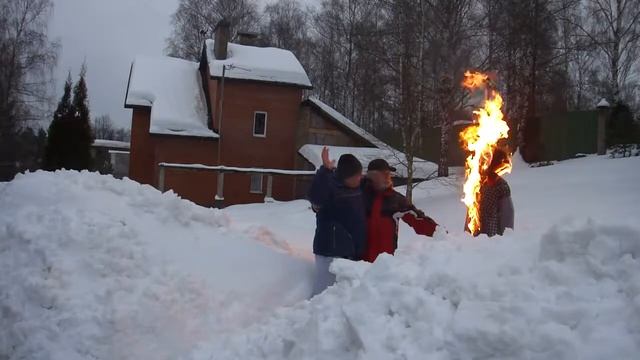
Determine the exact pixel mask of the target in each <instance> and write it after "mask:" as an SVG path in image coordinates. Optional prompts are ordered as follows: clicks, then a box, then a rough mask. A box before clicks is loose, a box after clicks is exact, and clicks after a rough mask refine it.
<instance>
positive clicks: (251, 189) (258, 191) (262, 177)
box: [249, 173, 264, 194]
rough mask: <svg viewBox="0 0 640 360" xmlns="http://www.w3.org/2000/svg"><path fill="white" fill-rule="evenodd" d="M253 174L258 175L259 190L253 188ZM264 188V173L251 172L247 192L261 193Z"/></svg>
mask: <svg viewBox="0 0 640 360" xmlns="http://www.w3.org/2000/svg"><path fill="white" fill-rule="evenodd" d="M254 176H260V190H254V189H253V177H254ZM263 188H264V174H259V173H253V174H251V176H250V177H249V193H251V194H262V193H264V192H263V190H262V189H263Z"/></svg>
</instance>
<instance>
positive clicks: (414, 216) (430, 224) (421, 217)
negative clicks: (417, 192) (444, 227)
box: [402, 207, 438, 236]
mask: <svg viewBox="0 0 640 360" xmlns="http://www.w3.org/2000/svg"><path fill="white" fill-rule="evenodd" d="M402 220H403V221H404V222H405V223H407V224H408V225H409V226H411V227H412V228H413V231H415V232H416V234H418V235H425V236H433V233H434V232H435V231H436V228H437V227H438V224H437V223H436V222H435V221H434V220H433V219H432V218H430V217H428V216H426V215H425V214H424V213H423V212H422V211H420V210H418V209H416V208H415V207H414V208H413V210H411V211H408V212H406V213H405V214H404V215H403V216H402Z"/></svg>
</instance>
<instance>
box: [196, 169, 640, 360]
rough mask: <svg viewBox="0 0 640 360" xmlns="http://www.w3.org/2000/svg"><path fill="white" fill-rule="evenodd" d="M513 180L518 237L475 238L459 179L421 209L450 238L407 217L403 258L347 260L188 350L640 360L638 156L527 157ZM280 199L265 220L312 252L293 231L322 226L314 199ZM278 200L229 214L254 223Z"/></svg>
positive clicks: (424, 196) (443, 185)
mask: <svg viewBox="0 0 640 360" xmlns="http://www.w3.org/2000/svg"><path fill="white" fill-rule="evenodd" d="M508 179H509V183H510V185H511V189H512V194H513V197H514V203H515V206H516V231H515V232H509V233H508V234H506V236H504V237H502V238H492V239H488V238H486V237H480V238H477V239H472V238H470V237H469V236H468V235H466V234H465V233H464V232H463V231H462V226H463V224H462V222H463V219H464V205H463V204H462V203H461V202H460V198H461V193H460V189H461V183H460V179H456V178H450V179H438V180H437V181H430V182H427V183H424V184H421V185H420V186H419V187H418V188H417V189H416V190H415V194H414V199H415V202H416V204H417V205H418V207H420V208H422V209H424V210H425V211H426V212H427V213H428V214H429V215H431V216H433V217H434V218H435V219H436V220H437V221H438V222H440V223H441V224H443V225H444V226H445V227H446V228H448V230H449V234H443V233H440V234H438V236H437V238H436V241H431V240H429V239H425V238H422V237H419V236H416V235H415V234H413V232H412V231H411V230H410V229H409V228H408V227H407V226H405V225H403V226H401V231H400V251H399V253H398V254H397V256H395V257H391V256H385V257H383V258H381V259H379V260H378V261H377V262H376V263H375V264H373V265H372V266H369V265H368V264H362V263H351V262H346V261H343V262H340V263H337V264H336V266H335V268H334V270H335V271H336V272H337V273H338V277H339V282H338V284H337V285H336V286H335V287H333V288H331V289H329V290H328V291H326V292H325V293H323V294H321V295H320V296H318V297H316V298H314V299H313V300H312V301H310V302H303V303H300V304H298V305H296V306H295V307H293V308H292V309H285V310H282V311H279V312H278V313H277V314H275V315H274V316H272V317H271V318H270V319H269V320H268V321H267V322H264V323H261V324H256V325H254V326H252V327H251V328H250V329H249V330H248V331H246V332H244V333H243V334H240V335H238V334H229V335H226V336H224V337H216V338H215V339H214V338H212V339H211V340H210V342H209V343H208V344H207V346H205V347H201V348H199V349H197V350H196V351H194V352H193V353H192V355H191V356H190V357H189V358H195V359H207V358H210V357H211V358H215V359H263V358H265V359H472V358H473V359H607V358H609V359H637V358H638V356H637V354H638V353H640V295H639V294H640V225H638V222H637V216H636V215H635V214H637V208H638V204H640V190H639V189H638V184H640V159H638V158H633V159H614V160H612V159H609V158H607V157H588V158H585V159H576V160H570V161H565V162H561V163H558V164H556V165H553V166H549V167H544V168H528V167H526V165H525V164H523V163H522V162H518V161H516V164H515V168H514V173H513V174H511V175H510V176H509V178H508ZM276 205H277V207H278V211H277V212H276V213H277V216H278V217H279V220H276V218H275V215H274V216H273V217H270V218H268V220H267V221H265V222H264V223H263V224H262V225H260V226H263V227H265V228H266V229H267V230H268V231H270V232H272V233H273V234H277V236H276V237H277V238H279V239H280V240H282V241H284V242H285V243H287V242H291V247H294V248H298V249H303V248H304V246H309V244H310V243H309V242H308V240H302V241H301V240H298V239H301V238H299V237H296V236H291V235H292V234H303V233H304V228H305V227H306V228H308V230H307V232H310V231H312V230H313V222H312V220H313V218H312V216H309V217H308V218H305V217H304V216H303V214H304V211H303V210H304V209H303V207H304V206H305V204H304V203H301V202H294V203H291V204H289V205H286V204H276ZM268 208H269V206H268V205H250V206H245V207H234V208H231V209H229V210H228V211H227V212H226V213H227V214H229V216H230V219H231V226H236V227H237V226H239V223H240V225H243V226H245V227H248V228H253V227H256V226H259V225H258V224H257V223H258V222H259V221H260V220H259V219H260V218H259V216H258V214H260V213H263V214H266V212H267V211H268ZM247 213H251V214H254V215H253V216H249V217H245V216H243V215H244V214H247ZM247 219H251V220H247ZM289 220H291V221H289ZM265 231H266V230H265ZM302 239H303V238H302Z"/></svg>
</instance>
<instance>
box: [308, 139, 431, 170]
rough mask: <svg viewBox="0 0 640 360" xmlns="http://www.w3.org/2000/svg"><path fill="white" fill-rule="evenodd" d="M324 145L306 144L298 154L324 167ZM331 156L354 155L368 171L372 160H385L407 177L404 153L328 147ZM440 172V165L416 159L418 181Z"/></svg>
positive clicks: (387, 150) (364, 148)
mask: <svg viewBox="0 0 640 360" xmlns="http://www.w3.org/2000/svg"><path fill="white" fill-rule="evenodd" d="M323 147H324V145H315V144H306V145H303V146H302V147H301V148H300V150H298V152H299V153H300V155H302V156H303V157H304V158H305V159H307V160H308V161H309V162H310V163H311V164H313V165H314V166H315V167H316V168H319V167H320V166H321V165H322V156H321V153H322V148H323ZM327 147H328V148H329V155H330V156H331V158H332V159H335V160H337V159H338V158H340V156H342V155H343V154H352V155H353V156H355V157H356V158H357V159H358V160H360V162H361V163H362V166H363V167H364V168H365V169H366V168H367V165H368V164H369V162H371V160H374V159H380V158H381V159H385V160H386V161H387V162H388V163H389V165H391V166H393V167H395V168H396V170H397V171H396V174H397V175H398V176H399V177H407V166H406V156H405V154H404V153H401V152H399V151H396V150H393V149H391V148H386V149H380V148H374V147H346V146H327ZM437 170H438V165H436V164H434V163H432V162H429V161H426V160H423V159H420V158H414V164H413V176H414V177H415V178H418V179H426V178H428V177H429V176H431V175H433V173H434V172H436V171H437Z"/></svg>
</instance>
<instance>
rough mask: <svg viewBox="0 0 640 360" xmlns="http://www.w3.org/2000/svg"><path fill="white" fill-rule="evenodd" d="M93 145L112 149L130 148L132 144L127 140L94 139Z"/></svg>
mask: <svg viewBox="0 0 640 360" xmlns="http://www.w3.org/2000/svg"><path fill="white" fill-rule="evenodd" d="M93 146H96V147H106V148H111V149H121V150H129V149H130V148H131V144H130V143H129V142H127V141H116V140H106V139H95V140H93Z"/></svg>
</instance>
